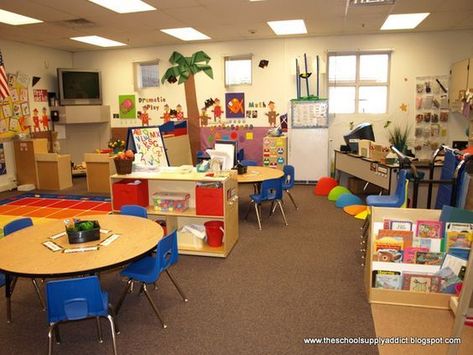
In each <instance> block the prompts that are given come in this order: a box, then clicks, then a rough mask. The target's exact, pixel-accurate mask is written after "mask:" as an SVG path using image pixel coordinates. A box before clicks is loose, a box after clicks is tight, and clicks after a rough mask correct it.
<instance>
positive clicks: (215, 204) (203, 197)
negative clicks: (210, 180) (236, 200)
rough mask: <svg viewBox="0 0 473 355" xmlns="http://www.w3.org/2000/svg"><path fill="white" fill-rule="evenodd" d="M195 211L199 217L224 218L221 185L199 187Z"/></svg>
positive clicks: (196, 193)
mask: <svg viewBox="0 0 473 355" xmlns="http://www.w3.org/2000/svg"><path fill="white" fill-rule="evenodd" d="M195 209H196V214H197V215H199V216H223V187H222V186H221V184H220V185H218V186H212V185H210V184H209V185H197V186H196V187H195Z"/></svg>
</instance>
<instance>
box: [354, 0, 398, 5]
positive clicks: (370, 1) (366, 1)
mask: <svg viewBox="0 0 473 355" xmlns="http://www.w3.org/2000/svg"><path fill="white" fill-rule="evenodd" d="M395 2H396V0H350V5H351V6H365V5H393V4H394V3H395Z"/></svg>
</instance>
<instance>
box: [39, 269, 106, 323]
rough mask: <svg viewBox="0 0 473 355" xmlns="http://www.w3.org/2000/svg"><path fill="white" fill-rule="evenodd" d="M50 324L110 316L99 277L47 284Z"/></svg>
mask: <svg viewBox="0 0 473 355" xmlns="http://www.w3.org/2000/svg"><path fill="white" fill-rule="evenodd" d="M46 296H47V300H48V322H49V323H56V322H60V321H65V320H78V319H84V318H88V317H98V316H107V315H108V309H107V307H108V305H107V304H104V299H103V295H102V290H101V288H100V282H99V279H98V278H97V276H89V277H81V278H74V279H67V280H58V281H49V282H47V283H46Z"/></svg>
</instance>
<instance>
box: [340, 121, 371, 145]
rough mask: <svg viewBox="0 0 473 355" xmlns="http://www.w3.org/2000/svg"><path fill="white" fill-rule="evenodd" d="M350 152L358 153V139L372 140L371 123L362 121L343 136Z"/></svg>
mask: <svg viewBox="0 0 473 355" xmlns="http://www.w3.org/2000/svg"><path fill="white" fill-rule="evenodd" d="M343 138H344V139H345V143H346V145H347V146H348V147H349V148H350V152H353V153H358V141H359V140H360V139H368V140H370V141H374V133H373V126H372V124H371V123H368V122H363V123H360V124H359V125H358V126H356V127H355V128H353V130H352V131H351V132H349V133H347V134H345V135H344V136H343Z"/></svg>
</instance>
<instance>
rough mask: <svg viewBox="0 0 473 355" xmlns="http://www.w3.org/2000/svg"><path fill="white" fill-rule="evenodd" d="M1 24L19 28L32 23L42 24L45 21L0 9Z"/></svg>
mask: <svg viewBox="0 0 473 355" xmlns="http://www.w3.org/2000/svg"><path fill="white" fill-rule="evenodd" d="M0 22H3V23H6V24H9V25H14V26H17V25H29V24H32V23H40V22H43V21H41V20H38V19H35V18H32V17H28V16H23V15H19V14H15V13H14V12H10V11H6V10H1V9H0Z"/></svg>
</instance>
